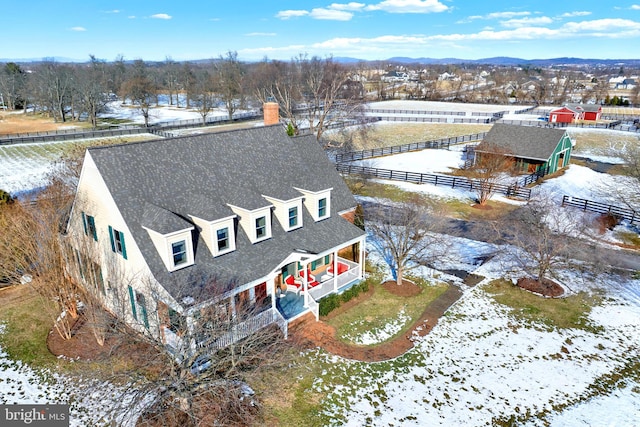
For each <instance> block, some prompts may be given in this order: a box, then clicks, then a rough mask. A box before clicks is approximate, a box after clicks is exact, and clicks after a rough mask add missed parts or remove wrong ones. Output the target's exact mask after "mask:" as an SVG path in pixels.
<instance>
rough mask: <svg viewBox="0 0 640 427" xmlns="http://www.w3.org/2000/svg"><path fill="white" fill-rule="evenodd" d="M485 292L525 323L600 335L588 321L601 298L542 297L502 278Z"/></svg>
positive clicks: (590, 296)
mask: <svg viewBox="0 0 640 427" xmlns="http://www.w3.org/2000/svg"><path fill="white" fill-rule="evenodd" d="M484 290H485V291H486V292H488V293H489V294H490V295H491V296H493V298H494V299H495V300H496V301H497V302H498V303H500V304H504V305H506V306H508V307H510V308H511V311H512V313H513V314H514V315H515V316H516V317H518V318H520V319H522V320H525V321H529V322H541V323H543V324H545V325H547V326H550V327H555V328H562V329H565V328H576V329H582V330H586V331H591V332H598V329H597V328H594V327H593V326H592V325H591V324H590V323H589V320H588V316H589V313H590V312H591V308H592V307H593V306H595V305H598V304H599V303H600V301H601V300H600V297H598V296H594V295H588V294H586V293H583V292H581V293H578V294H576V295H571V296H569V297H566V298H543V297H540V296H538V295H534V294H532V293H531V292H527V291H525V290H523V289H520V288H518V287H517V286H514V285H513V284H511V282H509V281H507V280H503V279H499V280H494V281H492V282H490V283H488V284H487V285H485V287H484Z"/></svg>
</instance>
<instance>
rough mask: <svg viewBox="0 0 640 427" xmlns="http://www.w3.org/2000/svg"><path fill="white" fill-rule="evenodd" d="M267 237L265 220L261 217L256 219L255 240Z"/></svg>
mask: <svg viewBox="0 0 640 427" xmlns="http://www.w3.org/2000/svg"><path fill="white" fill-rule="evenodd" d="M266 236H267V218H266V217H264V216H261V217H259V218H256V239H262V238H264V237H266Z"/></svg>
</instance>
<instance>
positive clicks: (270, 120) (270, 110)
mask: <svg viewBox="0 0 640 427" xmlns="http://www.w3.org/2000/svg"><path fill="white" fill-rule="evenodd" d="M279 109H280V107H279V106H278V103H277V102H265V103H264V104H262V111H263V112H264V125H265V126H271V125H276V124H278V123H280V113H279Z"/></svg>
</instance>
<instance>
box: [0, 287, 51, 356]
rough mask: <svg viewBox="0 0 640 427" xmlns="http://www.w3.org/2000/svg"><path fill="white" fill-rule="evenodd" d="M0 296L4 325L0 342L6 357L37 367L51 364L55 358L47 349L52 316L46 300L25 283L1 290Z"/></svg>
mask: <svg viewBox="0 0 640 427" xmlns="http://www.w3.org/2000/svg"><path fill="white" fill-rule="evenodd" d="M0 298H2V310H0V322H2V323H3V324H4V325H5V331H4V333H3V334H1V335H0V343H1V345H2V348H3V349H4V350H5V351H6V352H7V354H8V355H9V357H10V358H11V359H13V360H21V361H23V362H25V363H29V364H33V365H36V366H41V367H50V366H53V365H54V364H55V362H56V360H57V359H56V358H55V357H54V356H53V355H52V354H51V353H50V352H49V350H48V349H47V344H46V341H47V335H48V334H49V331H50V330H51V325H52V319H51V317H49V315H48V312H49V310H47V309H46V308H45V306H44V304H45V301H44V300H43V299H42V298H41V297H40V296H38V295H37V294H36V293H35V291H34V290H33V289H31V288H30V287H28V286H22V287H12V288H7V289H3V290H2V291H0Z"/></svg>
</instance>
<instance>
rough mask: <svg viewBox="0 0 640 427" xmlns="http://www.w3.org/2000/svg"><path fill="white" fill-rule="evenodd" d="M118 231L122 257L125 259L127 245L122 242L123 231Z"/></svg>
mask: <svg viewBox="0 0 640 427" xmlns="http://www.w3.org/2000/svg"><path fill="white" fill-rule="evenodd" d="M118 233H120V243H122V258H124V259H127V247H126V246H125V244H124V233H123V232H122V231H119V232H118Z"/></svg>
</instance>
